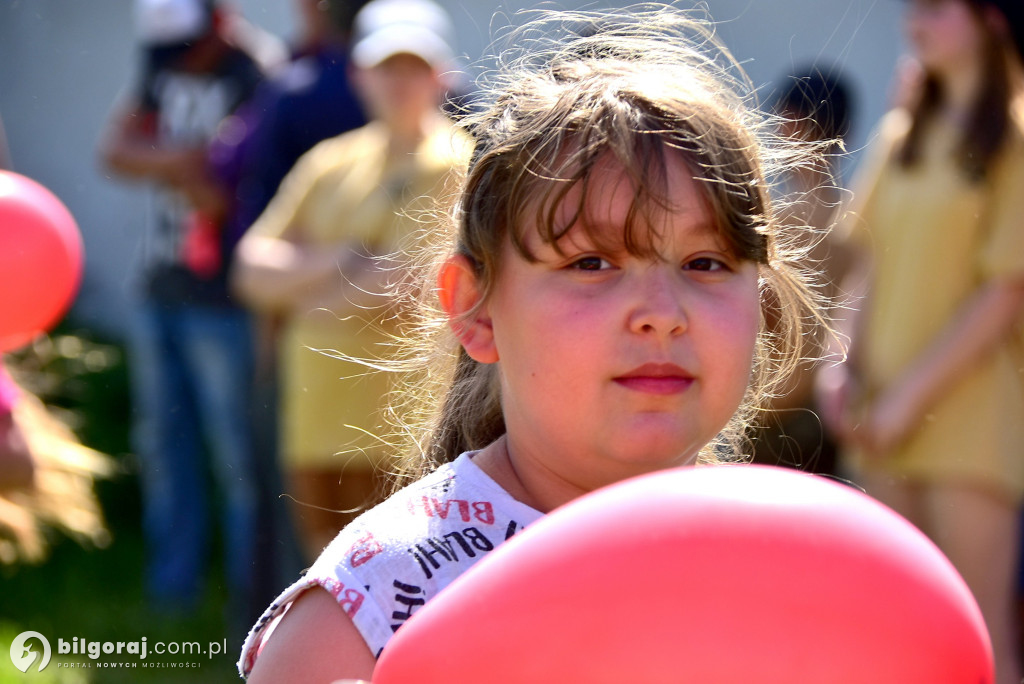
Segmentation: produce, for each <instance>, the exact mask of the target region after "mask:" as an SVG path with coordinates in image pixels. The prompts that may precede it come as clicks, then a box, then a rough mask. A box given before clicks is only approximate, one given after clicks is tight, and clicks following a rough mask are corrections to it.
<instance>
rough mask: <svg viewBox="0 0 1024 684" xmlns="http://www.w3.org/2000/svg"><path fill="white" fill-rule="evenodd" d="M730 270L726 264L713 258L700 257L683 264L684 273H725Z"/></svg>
mask: <svg viewBox="0 0 1024 684" xmlns="http://www.w3.org/2000/svg"><path fill="white" fill-rule="evenodd" d="M727 268H728V266H726V264H725V262H723V261H721V260H719V259H715V258H713V257H698V258H696V259H692V260H690V261H688V262H686V263H685V264H683V270H684V271H708V272H710V271H724V270H726V269H727Z"/></svg>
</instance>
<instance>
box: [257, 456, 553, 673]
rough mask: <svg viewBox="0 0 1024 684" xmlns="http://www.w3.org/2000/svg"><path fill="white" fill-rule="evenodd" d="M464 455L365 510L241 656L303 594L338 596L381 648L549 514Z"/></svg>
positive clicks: (274, 608) (272, 610)
mask: <svg viewBox="0 0 1024 684" xmlns="http://www.w3.org/2000/svg"><path fill="white" fill-rule="evenodd" d="M472 456H473V454H471V453H469V454H462V455H461V456H459V457H458V458H457V459H456V460H455V461H453V462H452V463H447V464H445V465H442V466H441V467H439V468H438V469H437V470H435V471H434V472H433V473H431V474H430V475H427V476H426V477H424V478H423V479H422V480H419V481H417V482H415V483H413V484H411V485H409V486H408V487H406V488H404V489H402V490H400V491H399V492H397V493H395V494H394V495H393V496H392V497H391V498H389V499H388V500H387V501H385V502H384V503H382V504H380V505H379V506H377V507H375V508H373V509H371V510H369V511H367V512H366V513H364V514H363V515H361V516H359V517H358V518H357V519H356V520H354V521H353V522H352V523H351V524H349V525H348V526H347V527H345V529H343V530H342V531H341V532H340V533H339V534H338V536H337V537H335V539H334V541H332V542H331V543H330V544H329V545H328V546H327V548H326V549H324V551H323V553H322V554H320V557H319V558H318V559H317V560H316V562H315V563H314V564H313V566H312V567H311V568H310V569H309V570H308V571H307V572H306V573H305V574H304V575H303V576H302V578H301V579H299V580H298V581H297V582H295V583H294V584H293V585H291V586H290V587H288V588H287V589H285V591H284V592H283V593H282V594H281V595H280V596H279V597H278V598H277V599H276V600H275V601H274V602H273V603H272V604H271V605H270V607H269V608H267V610H266V611H265V612H264V613H263V616H262V617H261V618H260V619H259V621H258V622H257V623H256V626H255V627H253V629H252V631H250V632H249V636H248V637H247V638H246V640H245V645H244V646H243V647H242V656H241V659H240V660H239V663H238V668H239V671H240V672H241V673H242V675H243V676H246V675H248V674H249V672H250V671H251V670H252V667H253V665H254V663H255V662H256V658H257V656H258V654H259V649H260V646H261V644H262V642H263V639H264V637H265V636H266V634H265V632H266V629H267V627H268V626H269V625H270V623H271V622H272V621H273V620H274V618H276V617H277V616H279V615H281V614H282V613H283V612H284V611H285V610H287V608H288V606H290V605H291V603H292V602H293V601H295V599H297V598H298V597H299V595H300V594H302V592H304V591H305V590H306V589H309V588H310V587H313V586H321V587H323V588H324V589H326V590H327V591H329V592H331V594H332V595H333V596H334V597H335V599H337V601H338V605H340V606H341V607H342V609H344V610H345V612H346V613H347V614H348V616H349V617H350V618H352V622H353V623H354V624H355V626H356V629H358V630H359V632H360V634H362V635H363V638H364V639H365V640H366V643H367V645H368V646H369V647H370V650H371V651H372V652H373V653H374V655H377V656H379V655H380V652H381V650H382V649H383V648H384V646H385V644H387V642H388V640H389V639H390V638H391V635H392V634H394V632H395V630H397V629H398V628H399V627H401V626H402V624H403V623H404V622H405V621H406V620H408V619H409V617H410V616H411V615H412V614H413V613H414V612H415V611H416V610H417V609H418V608H419V607H420V606H422V605H423V604H424V603H426V602H427V601H429V600H430V599H432V598H433V597H434V596H436V595H437V593H438V592H439V591H441V590H442V589H444V588H445V587H447V586H448V585H449V584H450V583H451V582H452V581H453V580H454V579H455V578H456V577H458V576H459V575H461V574H462V573H463V572H465V571H466V570H467V569H468V568H470V567H471V566H472V565H473V564H475V563H476V562H477V561H479V560H480V559H481V558H483V557H484V556H485V555H486V554H487V553H488V552H489V551H492V550H493V549H494V548H495V547H497V546H498V545H499V544H501V543H502V542H503V541H505V540H506V539H508V538H509V537H511V536H512V535H513V534H515V533H516V532H519V531H520V530H522V529H523V528H524V527H525V526H526V525H529V524H530V523H532V522H533V521H535V520H537V519H538V518H540V517H541V516H542V513H540V512H539V511H537V510H534V509H533V508H530V507H529V506H527V505H525V504H523V503H520V502H519V501H516V500H515V499H513V498H512V497H511V496H509V495H508V493H507V492H506V491H505V490H504V489H502V488H501V487H500V486H499V485H498V483H496V482H495V481H494V480H492V479H491V478H490V477H488V476H487V475H486V474H485V473H484V472H483V471H482V470H480V468H479V467H477V465H476V464H475V463H473V460H472Z"/></svg>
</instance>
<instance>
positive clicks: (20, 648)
mask: <svg viewBox="0 0 1024 684" xmlns="http://www.w3.org/2000/svg"><path fill="white" fill-rule="evenodd" d="M29 639H38V640H39V641H41V642H42V644H43V659H42V660H40V661H39V667H38V668H36V671H37V672H42V671H43V669H44V668H45V667H46V666H47V665H49V664H50V642H49V641H48V640H47V639H46V637H44V636H43V635H42V634H40V633H39V632H22V633H21V634H19V635H18V636H17V637H15V638H14V641H13V642H11V662H12V663H14V667H16V668H18V669H19V670H21V671H22V672H28V668H30V667H32V663H34V662H35V660H36V658H37V657H38V656H39V653H38V652H37V651H34V650H32V648H31V647H29V646H27V645H26V642H27V641H28V640H29Z"/></svg>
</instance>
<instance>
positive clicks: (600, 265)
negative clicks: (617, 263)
mask: <svg viewBox="0 0 1024 684" xmlns="http://www.w3.org/2000/svg"><path fill="white" fill-rule="evenodd" d="M570 267H571V268H574V269H576V270H577V271H603V270H604V269H606V268H611V264H610V263H608V262H607V261H605V260H604V259H602V258H601V257H596V256H585V257H581V258H579V259H577V260H576V261H574V262H572V264H570Z"/></svg>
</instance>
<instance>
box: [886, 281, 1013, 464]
mask: <svg viewBox="0 0 1024 684" xmlns="http://www.w3.org/2000/svg"><path fill="white" fill-rule="evenodd" d="M1022 311H1024V275H1020V276H1015V277H1003V278H997V279H995V280H993V281H991V282H989V283H988V284H986V285H985V286H983V287H982V288H981V289H979V290H978V291H977V292H975V294H974V296H973V297H971V298H970V299H968V300H967V301H966V302H965V303H964V304H963V306H961V307H960V310H959V311H958V312H957V314H956V315H955V316H954V317H953V318H952V320H950V322H949V323H948V324H947V325H946V326H945V327H944V328H943V330H942V332H941V333H940V334H939V335H938V337H936V339H935V340H934V342H933V343H932V344H931V345H929V346H928V347H927V348H926V349H925V350H924V352H923V353H922V354H921V355H920V356H919V357H918V358H917V359H916V361H915V362H914V363H912V364H911V365H910V367H909V368H907V370H906V371H904V372H903V373H902V374H901V375H900V376H899V377H897V378H896V379H895V380H894V381H893V382H892V383H891V384H890V385H889V386H888V387H887V388H886V389H885V390H884V391H883V392H882V393H881V395H880V396H879V397H878V399H877V400H876V401H875V402H873V404H872V406H871V407H870V409H869V414H868V423H867V440H868V444H869V446H870V447H871V449H872V451H874V452H875V453H879V454H884V453H886V452H887V451H890V450H891V449H893V448H894V447H896V446H897V445H898V444H899V443H900V442H902V441H903V440H904V439H906V438H907V437H908V436H909V435H910V433H911V432H912V431H913V430H914V429H915V428H916V427H917V426H918V425H919V424H920V422H921V420H922V419H923V418H924V416H925V415H926V414H927V412H928V409H929V408H930V407H931V406H932V405H933V404H934V403H935V402H936V401H937V400H938V399H939V398H940V397H942V395H943V394H944V393H945V392H946V390H947V388H949V387H951V386H953V385H955V384H956V383H957V382H959V381H960V380H961V379H963V378H964V377H965V376H966V375H967V374H969V373H970V371H971V369H972V368H973V367H974V366H975V364H977V363H978V362H979V361H981V360H982V359H983V358H984V357H985V356H986V355H988V354H990V353H991V352H992V351H993V349H994V348H995V347H996V346H997V345H998V344H999V343H1000V342H1001V341H1002V340H1004V339H1005V338H1006V336H1007V335H1009V334H1011V332H1012V330H1013V328H1014V326H1015V324H1016V323H1017V321H1019V319H1020V316H1021V312H1022Z"/></svg>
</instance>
